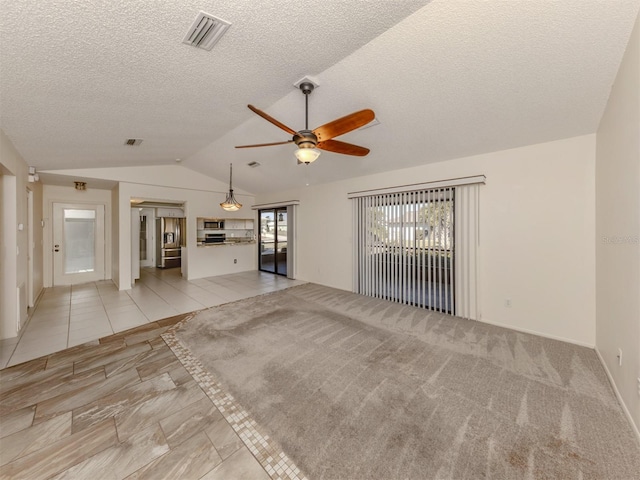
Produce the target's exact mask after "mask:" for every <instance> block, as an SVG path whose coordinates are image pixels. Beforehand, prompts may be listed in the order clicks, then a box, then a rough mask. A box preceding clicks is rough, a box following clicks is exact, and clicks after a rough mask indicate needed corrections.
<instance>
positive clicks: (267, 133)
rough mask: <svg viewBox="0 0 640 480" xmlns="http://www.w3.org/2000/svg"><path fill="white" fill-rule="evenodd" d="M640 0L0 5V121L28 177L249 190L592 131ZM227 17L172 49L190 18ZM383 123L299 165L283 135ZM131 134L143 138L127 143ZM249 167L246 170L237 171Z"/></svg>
mask: <svg viewBox="0 0 640 480" xmlns="http://www.w3.org/2000/svg"><path fill="white" fill-rule="evenodd" d="M639 8H640V0H615V1H601V0H563V1H562V2H559V1H552V0H511V1H505V0H482V1H481V0H433V1H431V2H429V1H427V0H399V1H391V0H360V1H353V2H345V1H344V0H324V1H323V2H317V1H314V2H311V1H297V2H290V1H283V0H268V1H267V0H261V1H260V2H255V1H254V0H235V1H233V2H213V3H209V2H204V3H203V2H197V1H195V0H182V1H180V2H174V1H169V0H166V1H152V0H135V1H131V0H127V1H125V0H120V1H116V0H92V1H83V2H75V1H62V2H61V1H57V0H20V1H8V0H1V7H0V128H2V129H3V130H4V131H5V133H6V134H7V136H8V137H9V138H10V139H11V141H12V142H13V144H14V145H15V147H16V149H17V150H18V151H19V152H20V154H21V155H22V156H23V158H24V159H25V160H26V161H27V162H28V163H29V164H30V165H34V166H36V167H37V168H38V169H39V170H57V169H71V168H90V167H108V166H134V165H135V166H141V165H163V164H174V163H175V161H176V159H181V161H182V164H183V165H185V166H186V167H189V168H191V169H194V170H196V171H198V172H202V173H204V174H206V175H209V176H212V177H214V178H218V179H221V180H225V179H226V178H227V175H228V166H229V163H231V162H233V164H234V184H236V185H237V186H238V187H239V188H242V189H244V190H247V191H250V192H254V193H261V192H266V191H273V190H279V189H287V188H292V187H296V186H301V185H305V184H317V183H323V182H329V181H334V180H339V179H344V178H350V177H355V176H360V175H366V174H369V173H376V172H382V171H386V170H392V169H398V168H405V167H410V166H414V165H418V164H423V163H429V162H438V161H443V160H448V159H452V158H458V157H462V156H467V155H473V154H478V153H484V152H489V151H495V150H501V149H506V148H511V147H517V146H522V145H528V144H533V143H539V142H545V141H550V140H555V139H559V138H566V137H571V136H575V135H581V134H587V133H592V132H595V131H596V129H597V127H598V123H599V121H600V118H601V116H602V113H603V110H604V107H605V105H606V101H607V98H608V95H609V91H610V88H611V85H612V84H613V81H614V79H615V75H616V73H617V70H618V67H619V65H620V61H621V59H622V55H623V53H624V49H625V47H626V44H627V42H628V39H629V35H630V33H631V29H632V27H633V24H634V21H635V19H636V17H637V15H638V10H639ZM201 10H204V11H205V12H207V13H210V14H212V15H215V16H218V17H220V18H222V19H224V20H227V21H229V22H231V24H232V26H231V28H230V29H229V30H228V31H227V32H226V34H225V35H224V36H223V37H222V38H221V40H220V41H219V42H218V43H217V44H216V45H215V46H214V48H213V50H211V51H206V50H203V49H198V48H194V47H192V46H188V45H185V44H183V43H182V39H183V37H184V35H185V33H186V31H187V29H188V28H189V27H190V25H191V24H192V22H193V20H194V19H195V17H196V15H197V14H198V12H199V11H201ZM305 75H311V76H313V77H314V78H315V79H316V80H317V81H318V83H319V84H320V86H319V87H318V88H317V89H316V90H315V91H314V92H313V93H312V94H311V96H310V98H309V110H310V111H309V124H310V125H309V126H310V127H311V128H313V127H316V126H319V125H321V124H324V123H326V122H328V121H331V120H333V119H335V118H337V117H341V116H343V115H346V114H348V113H351V112H353V111H356V110H360V109H363V108H371V109H373V110H374V111H375V113H376V118H377V120H378V121H379V124H378V125H375V126H372V127H370V128H366V129H362V130H358V131H354V132H351V133H348V134H346V135H344V136H342V137H339V138H338V139H339V140H343V141H346V142H349V143H355V144H358V145H362V146H365V147H368V148H370V149H371V153H370V154H369V155H368V156H366V157H350V156H345V155H339V154H335V153H330V152H323V153H322V155H321V157H320V159H319V160H318V161H316V162H315V163H314V164H312V165H310V166H304V165H297V164H296V161H295V158H294V156H293V150H294V149H295V146H293V145H282V146H273V147H264V148H256V149H241V150H240V149H235V148H234V146H235V145H241V144H248V143H267V142H277V141H284V140H288V139H289V138H290V136H289V135H288V134H286V133H285V132H283V131H282V130H280V129H278V128H276V127H275V126H273V125H272V124H270V123H268V122H266V121H265V120H264V119H261V118H259V117H257V116H256V115H255V114H254V113H252V112H251V111H249V109H248V108H247V107H246V105H247V104H249V103H251V104H253V105H255V106H257V107H258V108H260V109H262V110H264V111H266V112H267V113H268V114H269V115H271V116H273V117H275V118H277V119H278V120H280V121H281V122H283V123H285V124H286V125H288V126H290V127H291V128H293V129H294V130H299V129H301V128H303V127H304V120H305V119H304V97H303V95H302V94H301V93H300V91H299V90H296V89H295V88H294V86H293V83H294V82H296V81H297V80H299V79H300V78H302V77H303V76H305ZM128 138H142V139H143V142H142V144H141V145H140V146H137V147H130V146H126V145H124V142H125V140H126V139H128ZM252 161H257V162H259V163H260V164H261V165H260V167H258V168H253V169H252V168H250V167H248V166H247V164H248V163H249V162H252Z"/></svg>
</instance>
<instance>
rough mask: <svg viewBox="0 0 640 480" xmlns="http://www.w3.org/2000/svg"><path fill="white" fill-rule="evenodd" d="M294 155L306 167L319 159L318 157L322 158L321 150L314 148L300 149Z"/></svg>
mask: <svg viewBox="0 0 640 480" xmlns="http://www.w3.org/2000/svg"><path fill="white" fill-rule="evenodd" d="M294 155H295V156H296V158H297V159H298V161H299V162H302V163H304V164H305V165H309V164H310V163H313V162H315V161H316V160H317V159H318V157H319V156H320V150H318V149H317V148H313V147H312V148H309V147H302V148H298V149H297V150H296V151H295V152H294Z"/></svg>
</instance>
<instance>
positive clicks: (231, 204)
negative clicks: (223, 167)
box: [220, 163, 242, 212]
mask: <svg viewBox="0 0 640 480" xmlns="http://www.w3.org/2000/svg"><path fill="white" fill-rule="evenodd" d="M232 175H233V163H230V164H229V193H227V198H226V199H225V201H224V202H222V203H221V204H220V206H221V207H222V209H223V210H226V211H227V212H236V211H238V210H240V209H241V208H242V204H241V203H239V202H238V201H237V200H236V197H234V196H233V184H232Z"/></svg>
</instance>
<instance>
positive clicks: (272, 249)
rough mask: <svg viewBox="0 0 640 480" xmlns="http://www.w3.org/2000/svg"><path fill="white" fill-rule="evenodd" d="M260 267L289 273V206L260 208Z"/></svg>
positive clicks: (285, 273)
mask: <svg viewBox="0 0 640 480" xmlns="http://www.w3.org/2000/svg"><path fill="white" fill-rule="evenodd" d="M259 243H260V250H259V252H260V253H259V255H260V256H259V259H258V268H259V269H260V270H262V271H263V272H270V273H276V274H278V275H285V276H286V275H287V251H288V249H287V208H286V207H283V208H273V209H269V210H260V236H259Z"/></svg>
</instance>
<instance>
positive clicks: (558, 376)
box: [176, 284, 640, 480]
mask: <svg viewBox="0 0 640 480" xmlns="http://www.w3.org/2000/svg"><path fill="white" fill-rule="evenodd" d="M176 336H177V338H178V339H179V340H180V341H181V342H182V343H183V344H184V345H186V346H187V347H188V348H189V350H190V351H191V352H192V354H193V355H194V356H195V357H197V358H198V359H199V360H200V361H201V362H202V364H204V365H205V367H206V368H207V369H208V370H209V372H211V374H212V375H213V376H214V377H215V378H216V379H217V380H218V381H219V383H221V384H222V385H224V386H225V387H226V388H228V390H229V391H230V393H231V394H232V395H234V396H235V397H236V399H237V400H238V402H239V403H240V404H241V405H242V406H243V407H244V408H246V409H247V410H248V411H249V412H250V414H251V415H252V416H253V418H254V419H255V420H257V422H258V423H259V424H260V425H261V426H262V427H263V428H264V429H265V430H266V431H267V432H269V434H270V435H271V436H272V437H273V438H274V439H275V440H276V441H277V442H279V443H280V445H282V447H283V448H284V450H285V452H286V453H287V454H288V455H289V456H290V457H291V458H292V460H293V461H295V462H296V464H297V465H298V467H300V468H301V469H302V470H303V471H304V472H305V473H306V474H307V475H308V476H309V478H311V479H323V478H326V479H350V480H351V479H353V480H355V479H423V478H425V479H426V478H454V479H463V478H468V479H477V478H489V479H519V478H522V479H541V478H554V479H573V478H575V479H590V478H598V479H636V478H640V445H639V444H638V442H637V440H636V438H635V436H634V435H633V432H632V430H631V427H630V425H629V424H628V422H627V420H626V418H625V417H624V414H623V412H622V410H621V408H620V406H619V404H618V403H617V400H616V398H615V396H614V394H613V392H612V390H611V387H610V385H609V382H608V380H607V378H606V376H605V372H604V371H603V369H602V366H601V365H600V363H599V360H598V358H597V356H596V354H595V352H594V351H593V350H590V349H588V348H583V347H578V346H575V345H571V344H566V343H562V342H558V341H554V340H549V339H545V338H541V337H536V336H533V335H527V334H523V333H517V332H514V331H511V330H507V329H503V328H499V327H493V326H490V325H486V324H482V323H479V322H473V321H467V320H463V319H459V318H455V317H450V316H447V315H441V314H435V313H430V312H427V311H425V310H422V309H418V308H414V307H408V306H403V305H398V304H394V303H390V302H386V301H382V300H377V299H372V298H368V297H363V296H360V295H356V294H351V293H348V292H344V291H340V290H335V289H330V288H327V287H322V286H319V285H313V284H307V285H302V286H298V287H293V288H290V289H287V290H284V291H280V292H276V293H272V294H268V295H264V296H261V297H255V298H251V299H247V300H242V301H240V302H235V303H232V304H227V305H223V306H221V307H217V308H212V309H210V310H207V311H204V312H201V313H200V314H198V315H197V316H196V317H195V318H193V319H192V320H190V321H189V322H188V323H187V324H186V325H184V326H183V327H182V328H181V329H180V330H179V331H178V332H177V333H176Z"/></svg>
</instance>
